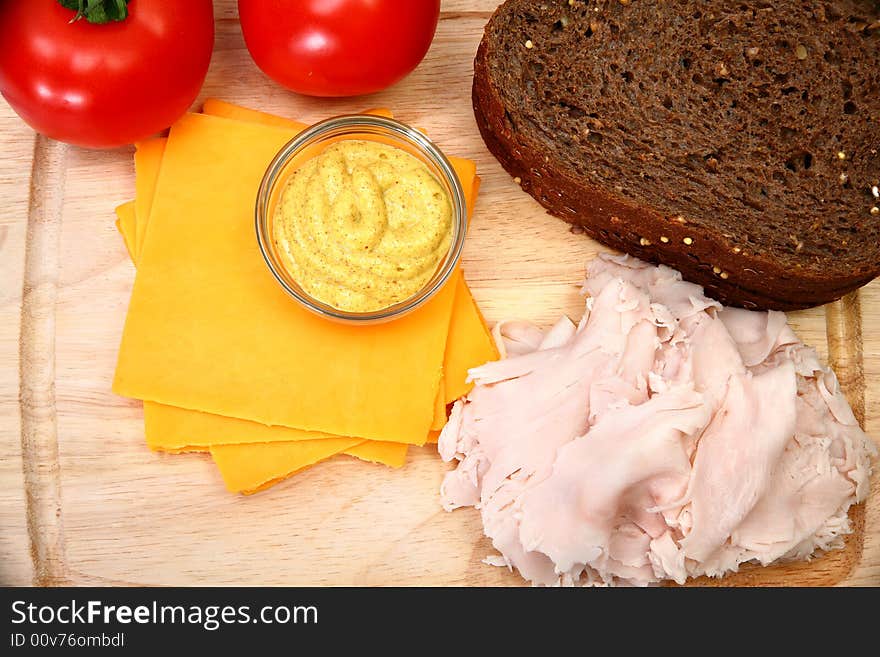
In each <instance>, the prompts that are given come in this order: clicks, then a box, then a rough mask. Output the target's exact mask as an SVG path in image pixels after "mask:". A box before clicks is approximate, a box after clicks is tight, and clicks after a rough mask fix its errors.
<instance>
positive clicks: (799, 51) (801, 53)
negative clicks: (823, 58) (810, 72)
mask: <svg viewBox="0 0 880 657" xmlns="http://www.w3.org/2000/svg"><path fill="white" fill-rule="evenodd" d="M794 52H795V54H796V55H797V58H798V59H806V58H807V49H806V48H805V47H804V46H803V44H801V43H799V44H798V45H797V48H795V49H794Z"/></svg>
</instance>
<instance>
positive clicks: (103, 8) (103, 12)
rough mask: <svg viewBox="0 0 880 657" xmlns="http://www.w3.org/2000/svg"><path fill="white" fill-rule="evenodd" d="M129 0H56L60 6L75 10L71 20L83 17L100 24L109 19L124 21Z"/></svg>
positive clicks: (107, 21)
mask: <svg viewBox="0 0 880 657" xmlns="http://www.w3.org/2000/svg"><path fill="white" fill-rule="evenodd" d="M130 1H131V0H58V2H59V3H60V4H61V6H62V7H64V8H65V9H70V10H71V11H75V12H76V16H74V17H73V19H72V20H71V22H74V21H78V20H79V19H80V18H85V19H86V20H87V21H88V22H89V23H93V24H95V25H102V24H104V23H109V22H110V21H114V22H118V21H124V20H125V19H126V18H128V3H129V2H130Z"/></svg>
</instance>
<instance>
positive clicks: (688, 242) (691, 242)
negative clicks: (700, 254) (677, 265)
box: [682, 237, 694, 246]
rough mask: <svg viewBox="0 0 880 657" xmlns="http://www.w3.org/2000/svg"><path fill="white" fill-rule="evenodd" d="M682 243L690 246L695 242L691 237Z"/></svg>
mask: <svg viewBox="0 0 880 657" xmlns="http://www.w3.org/2000/svg"><path fill="white" fill-rule="evenodd" d="M682 242H684V243H685V244H687V245H688V246H690V245H691V244H693V243H694V240H693V238H691V237H685V238H684V239H683V240H682Z"/></svg>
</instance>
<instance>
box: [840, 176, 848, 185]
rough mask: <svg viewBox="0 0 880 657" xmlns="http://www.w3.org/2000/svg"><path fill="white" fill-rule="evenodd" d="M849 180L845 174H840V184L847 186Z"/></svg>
mask: <svg viewBox="0 0 880 657" xmlns="http://www.w3.org/2000/svg"><path fill="white" fill-rule="evenodd" d="M847 180H849V176H848V175H846V174H845V173H842V174H840V184H841V185H845V184H846V181H847Z"/></svg>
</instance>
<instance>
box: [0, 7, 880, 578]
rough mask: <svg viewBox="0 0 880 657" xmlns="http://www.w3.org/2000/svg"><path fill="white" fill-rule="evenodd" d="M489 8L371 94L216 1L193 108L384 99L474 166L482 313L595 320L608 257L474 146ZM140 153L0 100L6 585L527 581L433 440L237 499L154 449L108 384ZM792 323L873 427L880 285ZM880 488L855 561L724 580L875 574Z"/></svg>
mask: <svg viewBox="0 0 880 657" xmlns="http://www.w3.org/2000/svg"><path fill="white" fill-rule="evenodd" d="M496 4H497V2H496V0H446V1H444V2H443V5H442V8H443V14H442V16H441V20H440V24H439V27H438V30H437V36H436V39H435V41H434V44H433V46H432V47H431V50H430V52H429V53H428V56H427V58H426V59H425V61H424V62H423V63H422V65H421V66H420V67H419V68H418V69H417V70H416V72H415V73H413V74H412V75H411V76H409V77H408V78H407V79H406V80H404V81H403V82H401V83H400V84H398V85H396V86H395V87H394V88H392V89H390V90H387V91H385V92H383V93H380V94H376V95H374V96H371V97H368V98H361V99H357V100H354V101H349V100H333V101H327V100H315V99H308V98H304V97H299V96H296V95H294V94H292V93H288V92H286V91H284V90H283V89H281V88H280V87H278V86H277V85H275V84H274V83H272V82H271V81H269V80H268V79H266V78H265V77H264V76H263V75H262V74H261V73H260V71H259V70H258V69H257V68H256V67H255V65H254V64H253V63H252V61H251V60H250V58H249V56H248V53H247V51H246V50H245V47H244V42H243V39H242V37H241V33H240V30H239V26H238V22H237V18H236V3H235V2H234V1H233V0H218V1H217V2H215V6H216V14H217V43H216V51H215V53H214V59H213V62H212V65H211V70H210V73H209V75H208V79H207V82H206V84H205V88H204V90H203V93H202V98H205V97H208V96H214V97H219V98H223V99H227V100H230V101H233V102H237V103H241V104H243V105H248V106H252V107H256V108H259V109H263V110H266V111H270V112H274V113H277V114H281V115H285V116H289V117H292V118H293V117H295V118H300V119H302V120H304V121H314V120H318V119H321V118H324V117H326V116H329V115H333V114H339V113H344V112H351V111H356V110H358V109H361V108H363V107H366V106H387V107H390V108H392V109H393V110H394V112H395V114H396V115H397V116H398V117H399V118H401V119H402V120H404V121H406V122H408V123H412V124H414V125H418V126H422V127H424V128H425V129H426V130H427V131H428V132H429V133H430V134H431V135H432V137H434V138H435V140H436V141H437V142H438V143H439V144H440V145H441V147H442V148H443V149H444V150H445V151H446V152H448V153H454V154H456V155H462V156H465V157H470V158H473V159H475V160H476V161H477V164H478V168H479V172H480V174H481V175H482V176H483V187H482V191H481V194H480V199H479V203H478V206H477V212H476V217H475V219H474V221H473V224H472V227H471V230H470V236H469V239H468V243H467V246H466V249H465V254H464V260H463V262H464V270H465V273H466V275H467V278H468V280H469V281H470V283H471V286H472V288H473V291H474V294H475V296H476V298H477V300H478V302H479V304H480V306H481V308H482V309H483V311H484V313H485V315H486V317H487V319H488V320H489V322H490V323H494V322H495V321H498V320H500V319H502V318H511V317H518V318H525V319H530V320H533V321H535V322H538V323H539V324H542V325H544V326H549V325H550V324H552V323H553V322H554V321H555V320H556V319H557V318H558V317H559V316H560V315H561V314H563V313H566V314H568V315H570V316H572V317H575V318H577V317H580V315H581V314H582V311H583V301H582V299H581V297H580V296H579V294H578V284H579V282H580V280H581V278H582V277H583V273H584V265H585V263H586V262H587V261H588V260H590V259H591V258H592V257H594V255H595V254H596V252H597V251H598V250H600V248H601V247H599V246H598V245H597V244H596V243H594V242H592V241H590V240H589V239H587V238H585V237H583V236H579V235H572V234H571V233H570V232H569V229H568V227H567V226H566V225H565V224H563V223H562V222H561V221H559V220H558V219H554V218H552V217H549V216H547V215H546V214H545V213H544V212H543V210H542V209H541V208H540V207H539V206H538V204H537V203H536V202H534V201H533V200H532V198H531V197H530V196H528V195H526V194H525V193H523V192H522V191H521V190H520V189H519V188H518V187H517V185H516V184H514V182H513V181H512V180H511V179H510V177H509V176H508V175H507V174H505V173H504V172H503V171H502V169H501V167H500V166H499V165H498V164H497V163H496V162H495V160H494V159H493V158H492V156H491V155H490V154H489V153H488V151H487V150H486V148H485V146H484V145H483V142H482V140H481V139H480V137H479V134H478V132H477V128H476V125H475V123H474V119H473V115H472V113H471V107H470V84H471V70H472V69H471V66H472V60H473V56H474V53H475V52H476V48H477V44H478V42H479V39H480V36H481V33H482V29H483V25H484V24H485V22H486V21H487V19H488V18H489V16H490V14H491V12H492V10H494V8H495V5H496ZM131 156H132V152H131V149H121V150H117V151H113V152H91V151H84V150H80V149H77V148H69V147H66V146H64V145H61V144H58V143H54V142H51V141H49V140H46V139H44V138H42V137H35V135H34V134H33V132H32V131H30V130H29V129H28V128H27V127H26V126H25V125H24V124H23V123H22V122H21V121H20V120H19V119H18V118H17V117H16V116H15V114H14V113H13V112H12V111H11V110H10V109H9V107H8V106H7V105H6V104H5V103H3V102H2V101H0V208H2V211H0V325H2V328H3V330H2V332H0V362H2V363H4V367H3V369H2V370H0V584H22V585H27V584H41V585H47V584H93V585H94V584H111V585H112V584H150V585H152V584H178V585H202V584H216V585H223V584H232V585H244V584H248V585H285V584H286V585H324V584H352V585H373V584H382V585H385V584H388V585H394V584H397V585H413V584H414V585H450V584H455V585H461V584H465V585H515V584H520V583H521V580H520V578H519V577H518V576H516V575H514V574H511V573H508V572H507V571H506V570H504V569H499V568H493V567H490V566H486V565H483V564H482V563H481V560H482V559H483V558H484V557H485V556H486V555H488V554H490V553H491V552H492V550H491V546H490V544H489V542H488V541H487V540H485V539H484V538H482V532H481V527H480V521H479V516H478V514H477V513H476V512H474V511H473V510H460V511H457V512H455V513H451V514H450V513H446V512H444V511H442V510H441V508H440V506H439V500H438V493H437V491H438V487H439V485H440V480H441V478H442V476H443V473H444V471H445V470H446V468H447V466H446V465H444V464H443V463H442V462H441V461H440V459H439V457H438V456H437V455H436V453H435V452H434V449H433V448H431V447H425V448H421V449H413V450H412V451H411V453H410V454H411V455H410V458H409V462H408V464H407V465H406V467H405V468H403V469H402V470H399V471H392V470H389V469H387V468H382V467H378V466H371V465H367V464H364V463H361V462H358V461H355V460H354V459H351V458H345V457H338V458H335V459H332V460H330V461H329V462H326V463H323V464H320V465H318V466H316V467H314V468H312V469H310V470H308V471H306V472H304V473H301V474H299V475H296V476H295V477H293V478H291V479H288V480H287V481H285V482H283V483H282V484H280V485H278V486H275V487H273V488H272V489H270V490H268V491H266V492H263V493H260V494H258V495H255V496H253V497H243V496H239V495H232V494H230V493H227V492H226V491H225V489H224V487H223V483H222V481H221V480H220V477H219V475H218V473H217V471H216V469H215V468H214V466H213V465H212V463H211V461H210V459H209V458H208V457H207V456H200V455H182V456H168V455H162V454H155V453H152V452H150V450H148V449H147V447H146V446H145V445H144V440H143V416H142V410H141V405H140V403H138V402H134V401H131V400H127V399H123V398H120V397H117V396H115V395H113V394H112V393H111V391H110V382H111V379H112V375H113V370H114V366H115V362H116V352H117V348H118V344H119V339H120V335H121V331H122V325H123V321H124V318H125V312H126V307H127V304H128V299H129V294H130V292H131V286H132V282H133V279H134V269H133V267H132V266H131V264H130V262H129V260H128V257H127V255H126V252H125V248H124V246H123V244H122V240H121V239H120V237H119V235H118V234H117V232H116V229H115V227H114V223H113V222H114V215H113V208H114V207H115V206H116V205H117V204H119V203H121V202H123V201H125V200H128V199H131V198H132V197H133V195H134V173H133V167H132V157H131ZM790 319H791V322H792V324H793V325H794V327H795V329H796V330H797V332H798V334H799V335H800V336H801V337H802V338H803V339H804V340H805V341H806V342H808V343H810V344H813V345H815V346H816V347H817V348H818V350H819V352H820V354H821V355H822V356H823V357H824V358H828V359H830V361H831V363H832V364H833V366H834V368H835V369H836V371H837V374H838V376H839V377H840V379H841V381H842V383H843V384H844V386H845V388H846V390H847V392H848V394H849V397H850V400H851V402H852V404H853V407H854V408H855V410H856V413H857V415H859V416H860V417H861V418H863V419H864V423H865V427H866V429H867V431H868V432H869V433H872V434H873V435H875V436H880V282H875V283H874V284H872V285H869V286H868V287H866V288H864V289H863V290H861V291H860V292H859V293H858V294H855V295H851V296H850V297H848V298H847V299H845V300H844V301H842V302H838V303H835V304H832V305H830V306H828V307H826V308H818V309H814V310H809V311H804V312H798V313H792V314H791V315H790ZM876 479H877V478H876V477H875V481H874V489H875V490H874V495H873V496H872V497H871V498H870V499H869V501H868V503H867V505H865V506H864V507H863V508H861V509H860V510H859V511H858V515H859V518H862V516H864V517H863V527H862V528H861V529H860V530H859V532H858V534H857V535H856V536H854V537H852V538H851V539H850V541H849V543H848V547H847V550H846V551H844V552H839V553H835V554H833V555H829V556H826V557H823V558H821V559H819V560H816V561H814V562H813V563H811V564H803V565H800V564H799V565H794V566H788V567H785V568H776V569H772V570H761V569H754V570H750V571H749V572H747V573H746V574H745V575H741V576H738V577H737V578H735V579H733V580H730V581H732V582H738V583H750V584H789V585H796V584H807V585H816V584H831V583H836V582H838V581H842V582H844V583H847V584H860V585H868V584H873V585H878V584H880V492H878V491H877V488H878V486H877V481H876ZM859 522H860V523H862V520H860V521H859ZM862 543H863V544H864V546H862ZM726 581H727V580H725V582H726Z"/></svg>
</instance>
